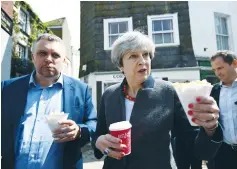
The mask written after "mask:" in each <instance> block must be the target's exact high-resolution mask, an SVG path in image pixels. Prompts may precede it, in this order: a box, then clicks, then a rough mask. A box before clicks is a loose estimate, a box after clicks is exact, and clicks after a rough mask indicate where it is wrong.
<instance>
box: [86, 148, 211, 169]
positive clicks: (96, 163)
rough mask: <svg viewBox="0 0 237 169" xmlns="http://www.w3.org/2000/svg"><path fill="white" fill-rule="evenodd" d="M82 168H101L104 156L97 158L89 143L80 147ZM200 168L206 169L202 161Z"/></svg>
mask: <svg viewBox="0 0 237 169" xmlns="http://www.w3.org/2000/svg"><path fill="white" fill-rule="evenodd" d="M82 155H83V169H102V167H103V161H104V158H102V159H100V160H98V159H96V158H95V156H94V151H93V150H92V148H91V145H90V144H87V145H85V146H84V147H83V148H82ZM202 169H207V167H206V163H205V162H204V161H203V166H202Z"/></svg>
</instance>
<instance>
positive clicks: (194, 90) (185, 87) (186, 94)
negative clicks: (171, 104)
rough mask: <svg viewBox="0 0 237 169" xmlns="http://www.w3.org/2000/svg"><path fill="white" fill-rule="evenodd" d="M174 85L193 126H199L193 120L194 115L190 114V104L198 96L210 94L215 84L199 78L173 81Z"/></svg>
mask: <svg viewBox="0 0 237 169" xmlns="http://www.w3.org/2000/svg"><path fill="white" fill-rule="evenodd" d="M173 86H174V88H175V90H176V92H177V94H178V97H179V100H180V102H181V104H182V106H183V109H184V111H185V113H186V115H187V118H188V121H189V123H190V124H191V125H192V126H197V124H196V123H194V122H192V117H191V116H189V115H188V111H189V108H188V105H189V104H190V103H195V102H196V98H197V97H198V96H204V97H207V96H210V93H211V90H212V87H213V86H212V85H211V83H209V82H207V81H206V80H202V81H199V80H197V81H192V82H189V83H173Z"/></svg>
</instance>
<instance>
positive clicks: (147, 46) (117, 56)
mask: <svg viewBox="0 0 237 169" xmlns="http://www.w3.org/2000/svg"><path fill="white" fill-rule="evenodd" d="M132 50H146V51H147V52H148V53H149V56H150V58H151V59H153V58H154V53H155V45H154V43H153V42H152V41H151V39H150V38H148V36H146V35H144V34H141V33H140V32H136V31H134V32H129V33H126V34H124V35H123V36H121V37H120V38H119V39H117V40H116V41H115V42H114V43H113V45H112V51H111V61H112V63H113V64H115V65H116V66H117V67H118V68H120V67H121V66H123V65H122V64H123V62H122V59H123V55H124V54H125V52H129V51H132Z"/></svg>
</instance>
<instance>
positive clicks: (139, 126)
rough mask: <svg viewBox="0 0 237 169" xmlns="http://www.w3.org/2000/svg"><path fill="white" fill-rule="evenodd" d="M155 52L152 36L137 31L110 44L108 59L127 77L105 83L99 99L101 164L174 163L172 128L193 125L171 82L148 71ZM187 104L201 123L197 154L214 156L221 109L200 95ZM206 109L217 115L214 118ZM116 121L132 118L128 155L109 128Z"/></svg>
mask: <svg viewBox="0 0 237 169" xmlns="http://www.w3.org/2000/svg"><path fill="white" fill-rule="evenodd" d="M154 52H155V45H154V43H153V42H152V40H151V39H149V38H148V37H147V36H146V35H144V34H142V33H140V32H127V33H125V34H124V35H122V36H121V37H119V38H118V39H117V40H116V41H115V42H114V44H113V45H112V52H111V53H112V54H111V59H112V62H113V63H114V64H115V65H116V66H117V67H118V68H119V69H120V71H121V72H123V74H124V76H125V78H124V80H123V82H122V83H120V84H115V85H112V86H110V87H109V88H107V89H106V91H105V92H104V93H103V96H102V99H101V103H100V110H99V112H98V121H97V128H96V132H95V137H93V146H94V154H95V157H96V158H98V159H100V158H102V156H103V155H106V158H105V160H104V166H103V169H171V168H176V166H175V163H174V158H173V155H172V150H171V146H170V131H171V129H175V130H177V131H179V132H181V133H186V132H187V131H189V130H192V128H191V126H190V124H189V123H188V120H187V117H186V114H185V113H184V111H183V108H182V106H181V104H180V102H179V98H178V96H177V94H176V91H175V89H174V88H173V86H172V85H171V84H170V83H169V82H166V81H162V80H159V81H155V80H154V78H153V77H152V76H151V75H150V74H151V60H152V59H153V58H154ZM191 104H192V108H191V106H190V109H191V110H194V111H195V113H193V115H192V118H193V119H194V121H195V122H196V123H197V125H200V126H202V130H200V133H199V136H198V137H197V139H196V147H197V150H198V151H197V154H198V155H200V156H202V158H203V159H205V158H212V157H213V156H214V154H215V152H216V151H217V149H218V147H219V146H220V143H218V142H217V141H219V140H216V139H219V137H218V136H220V137H221V130H220V128H219V127H218V126H217V125H216V124H217V123H216V122H217V120H218V117H219V116H218V112H219V109H218V107H217V105H216V102H215V101H214V100H213V98H209V97H200V98H198V101H197V102H194V103H191ZM204 108H205V109H204ZM210 110H211V112H213V113H215V115H216V117H217V118H214V119H213V116H212V114H213V113H210V112H209V111H210ZM198 112H201V113H198ZM120 121H130V123H131V124H132V129H131V146H132V147H131V153H130V154H127V155H125V153H124V151H123V150H124V149H126V148H127V147H126V145H125V143H123V142H122V139H119V138H116V137H113V136H112V135H110V134H109V126H110V124H112V123H115V122H120ZM213 140H214V141H213Z"/></svg>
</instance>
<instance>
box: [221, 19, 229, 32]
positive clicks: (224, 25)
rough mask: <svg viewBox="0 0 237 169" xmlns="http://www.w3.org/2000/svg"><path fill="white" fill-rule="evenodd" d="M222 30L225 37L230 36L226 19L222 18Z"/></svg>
mask: <svg viewBox="0 0 237 169" xmlns="http://www.w3.org/2000/svg"><path fill="white" fill-rule="evenodd" d="M221 28H222V29H221V30H222V34H224V35H228V30H227V21H226V18H224V17H222V18H221Z"/></svg>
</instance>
